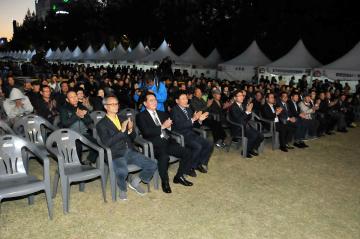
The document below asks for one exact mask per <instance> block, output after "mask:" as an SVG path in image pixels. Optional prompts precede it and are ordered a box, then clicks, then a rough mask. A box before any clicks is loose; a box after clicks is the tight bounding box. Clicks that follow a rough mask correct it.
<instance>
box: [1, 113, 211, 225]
mask: <svg viewBox="0 0 360 239" xmlns="http://www.w3.org/2000/svg"><path fill="white" fill-rule="evenodd" d="M136 113H137V112H136V111H135V110H133V109H125V110H123V111H121V112H120V114H123V115H126V116H127V117H131V118H132V119H133V121H134V122H136V121H135V115H136ZM104 116H105V112H102V111H95V112H92V113H91V117H92V119H93V121H94V125H93V127H92V128H93V136H94V138H96V139H97V142H98V145H96V144H94V143H92V142H91V141H89V140H88V139H86V138H85V137H84V136H82V135H81V134H78V133H76V132H74V131H72V130H69V129H58V128H57V127H56V126H54V125H52V124H50V123H49V122H48V121H46V120H45V119H43V118H41V117H40V116H37V115H27V116H24V117H22V118H21V119H19V120H18V121H16V122H15V124H14V126H13V129H12V128H11V127H9V126H8V125H7V124H6V123H4V122H3V121H0V133H5V135H3V136H1V137H0V160H1V162H0V181H1V184H0V203H1V201H2V200H3V199H5V198H12V197H18V196H26V195H29V196H28V200H29V203H30V204H31V203H32V202H33V198H34V196H33V195H34V193H35V192H37V191H42V190H44V191H45V194H46V198H47V204H48V213H49V217H50V218H52V215H53V213H52V200H51V198H54V197H55V196H56V194H57V188H58V182H59V180H61V185H62V199H63V211H64V213H68V212H69V197H70V195H69V194H70V185H71V184H72V183H74V182H79V183H80V184H79V190H80V191H83V190H84V188H85V181H87V180H91V179H94V178H99V177H100V179H101V186H102V193H103V198H104V201H106V194H105V185H106V182H107V177H108V175H109V178H110V185H111V194H112V200H113V201H116V178H115V174H114V171H113V164H112V157H111V151H110V149H109V148H107V147H106V146H105V145H103V144H102V142H101V140H100V139H99V137H98V136H97V132H96V127H95V125H96V124H97V123H98V122H99V121H100V120H101V119H102V118H103V117H104ZM196 131H197V132H198V133H199V134H201V135H203V136H204V137H206V133H204V131H202V130H199V129H196ZM136 132H137V134H138V137H136V139H135V144H136V145H137V146H138V149H139V151H140V152H142V153H144V154H145V156H148V157H151V158H153V159H155V157H154V149H153V145H152V144H151V142H148V141H146V140H144V139H143V138H142V137H141V134H140V132H139V130H137V128H136ZM16 135H18V136H16ZM19 136H20V137H19ZM171 137H173V138H174V139H175V140H176V141H177V142H178V143H179V144H180V145H182V146H184V145H185V144H184V138H183V136H182V135H180V134H177V133H176V132H173V133H172V135H171ZM76 141H79V142H80V143H81V144H83V145H85V147H87V148H88V149H89V148H90V149H91V150H95V151H97V152H98V154H99V157H98V158H97V161H96V166H95V167H94V166H90V165H83V164H81V162H80V159H79V158H78V155H77V151H76ZM49 156H54V158H55V159H57V162H58V168H57V170H56V173H55V178H54V182H53V183H54V184H53V191H52V194H51V189H50V172H49V170H50V169H49V163H50V162H49ZM31 157H36V158H37V159H38V160H39V161H40V162H41V164H42V165H43V171H44V177H43V179H42V180H40V179H37V178H36V177H34V176H32V175H31V174H30V173H29V166H28V165H29V163H28V161H29V159H30V158H31ZM178 160H179V159H178V158H175V157H171V159H170V163H174V162H176V161H178ZM105 164H107V167H106V165H105ZM140 170H141V168H139V167H137V166H136V165H128V171H129V173H135V172H138V171H140ZM20 179H21V180H20ZM30 179H31V180H30ZM154 187H155V189H158V187H159V175H158V172H156V173H155V175H154ZM148 190H150V189H149V188H148Z"/></svg>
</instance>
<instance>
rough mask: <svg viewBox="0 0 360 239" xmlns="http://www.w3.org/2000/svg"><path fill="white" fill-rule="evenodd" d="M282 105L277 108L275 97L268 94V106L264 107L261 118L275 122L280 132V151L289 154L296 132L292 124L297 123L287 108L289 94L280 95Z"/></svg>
mask: <svg viewBox="0 0 360 239" xmlns="http://www.w3.org/2000/svg"><path fill="white" fill-rule="evenodd" d="M280 99H281V101H280V104H279V105H278V106H275V96H274V94H273V93H268V94H267V95H266V96H265V100H266V104H264V106H263V107H262V111H261V116H262V117H263V118H265V119H267V120H271V121H273V122H275V128H276V131H278V132H279V141H280V150H281V151H283V152H288V149H293V148H294V147H292V146H290V145H289V143H290V141H291V140H292V137H293V134H294V130H295V129H296V128H294V127H291V125H290V122H295V118H293V117H292V118H290V117H289V114H288V106H287V103H286V102H287V93H286V92H282V93H281V94H280Z"/></svg>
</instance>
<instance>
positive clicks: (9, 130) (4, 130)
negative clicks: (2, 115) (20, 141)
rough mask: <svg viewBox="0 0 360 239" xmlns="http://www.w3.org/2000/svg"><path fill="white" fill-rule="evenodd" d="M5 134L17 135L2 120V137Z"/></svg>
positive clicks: (0, 128)
mask: <svg viewBox="0 0 360 239" xmlns="http://www.w3.org/2000/svg"><path fill="white" fill-rule="evenodd" d="M4 134H15V132H14V131H13V130H12V128H10V126H9V125H8V124H7V123H6V122H5V121H2V120H0V135H4Z"/></svg>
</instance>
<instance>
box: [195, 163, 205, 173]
mask: <svg viewBox="0 0 360 239" xmlns="http://www.w3.org/2000/svg"><path fill="white" fill-rule="evenodd" d="M196 170H197V171H199V172H200V173H207V170H206V169H205V168H204V167H203V166H202V165H199V166H197V168H196Z"/></svg>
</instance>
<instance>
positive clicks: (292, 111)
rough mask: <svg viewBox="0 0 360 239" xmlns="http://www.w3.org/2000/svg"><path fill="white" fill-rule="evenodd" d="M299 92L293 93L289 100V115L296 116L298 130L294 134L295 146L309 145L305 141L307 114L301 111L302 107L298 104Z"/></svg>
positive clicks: (303, 146)
mask: <svg viewBox="0 0 360 239" xmlns="http://www.w3.org/2000/svg"><path fill="white" fill-rule="evenodd" d="M298 101H299V93H298V92H293V93H291V99H290V100H289V102H288V106H289V117H294V118H295V125H296V131H295V135H294V146H295V147H298V148H306V147H309V146H308V145H306V144H305V143H304V141H303V139H305V134H306V131H307V125H306V123H305V121H304V118H305V115H304V114H303V113H301V111H300V107H299V106H298Z"/></svg>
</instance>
